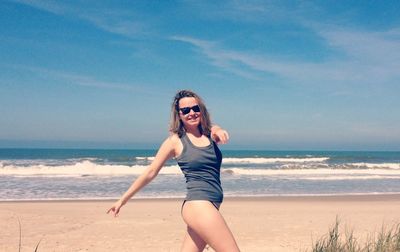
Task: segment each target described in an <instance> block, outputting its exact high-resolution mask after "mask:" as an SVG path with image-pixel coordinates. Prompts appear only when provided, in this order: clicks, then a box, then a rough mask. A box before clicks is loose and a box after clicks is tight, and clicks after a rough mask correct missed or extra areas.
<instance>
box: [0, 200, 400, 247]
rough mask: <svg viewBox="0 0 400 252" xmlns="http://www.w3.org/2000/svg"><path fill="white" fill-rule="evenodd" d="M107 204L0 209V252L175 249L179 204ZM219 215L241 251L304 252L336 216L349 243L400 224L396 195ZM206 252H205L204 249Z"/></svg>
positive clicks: (244, 208)
mask: <svg viewBox="0 0 400 252" xmlns="http://www.w3.org/2000/svg"><path fill="white" fill-rule="evenodd" d="M112 202H113V201H41V202H1V203H0V223H1V227H0V251H4V252H8V251H18V243H19V227H18V219H19V220H20V222H21V226H22V251H34V248H35V246H36V244H37V243H38V242H39V241H40V240H41V243H40V246H39V251H57V252H61V251H63V252H64V251H179V250H180V246H181V243H182V239H183V236H184V232H185V224H184V222H183V220H182V219H181V216H180V207H181V202H182V200H181V199H151V200H150V199H133V200H131V201H130V202H129V203H128V204H127V205H126V206H125V207H124V208H123V209H122V212H121V214H120V216H119V217H118V218H113V217H112V216H111V215H107V214H106V213H105V212H106V210H107V209H108V208H109V207H110V206H111V204H112ZM221 212H222V214H223V216H224V217H225V219H226V221H227V222H228V224H229V226H230V227H231V230H232V232H233V233H234V235H235V237H236V239H237V242H238V244H239V246H240V248H241V250H242V251H304V250H306V249H309V248H311V245H312V241H313V240H316V239H317V238H319V237H320V236H321V235H324V234H326V233H327V231H328V228H329V227H331V226H332V225H333V224H334V222H335V218H336V216H338V217H339V219H340V222H341V227H342V229H343V230H345V229H347V230H350V229H352V230H354V233H355V235H356V236H357V237H360V238H361V239H365V237H366V236H367V235H368V234H371V233H372V234H373V233H374V232H379V231H380V230H381V227H382V225H383V224H385V225H393V224H394V223H398V222H400V215H399V213H400V195H376V196H325V197H262V198H226V199H225V201H224V203H223V205H222V207H221ZM209 251H211V250H209Z"/></svg>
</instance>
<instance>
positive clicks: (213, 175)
mask: <svg viewBox="0 0 400 252" xmlns="http://www.w3.org/2000/svg"><path fill="white" fill-rule="evenodd" d="M171 116H172V117H171V128H170V131H171V135H170V136H169V137H168V138H167V139H166V140H165V141H164V142H163V143H162V145H161V147H160V149H159V150H158V152H157V154H156V156H155V158H154V160H153V162H152V163H151V165H150V166H149V167H148V168H147V169H146V170H145V171H144V173H143V174H142V175H140V176H139V177H138V178H137V179H136V180H135V181H134V182H133V184H132V185H131V187H130V188H129V189H128V190H127V191H126V192H125V193H124V194H123V196H122V197H121V198H120V199H119V200H118V201H117V202H116V203H114V205H113V206H112V207H111V208H110V209H109V210H108V211H107V213H110V212H113V213H114V216H117V215H118V213H119V211H120V209H121V207H122V206H123V205H125V204H126V203H127V201H128V200H129V199H130V198H131V197H132V196H133V195H135V194H136V193H137V192H138V191H139V190H140V189H141V188H143V187H144V186H145V185H147V184H148V183H149V182H150V181H151V180H153V179H154V178H155V177H156V176H157V174H158V173H159V171H160V170H161V168H162V167H163V165H164V163H165V162H166V161H167V160H168V159H171V158H175V159H176V161H177V162H178V164H179V166H180V168H181V170H182V172H183V173H184V175H185V177H186V187H187V195H186V199H185V200H184V202H183V204H182V209H181V214H182V217H183V220H184V221H185V223H186V224H187V232H186V235H185V238H184V241H183V244H182V249H181V251H203V249H204V247H205V246H206V245H207V244H208V245H210V246H211V247H212V248H213V249H214V250H215V251H217V252H223V251H229V252H235V251H239V248H238V246H237V244H236V241H235V239H234V237H233V235H232V233H231V231H230V229H229V227H228V226H227V224H226V222H225V220H224V218H223V217H222V215H221V213H220V212H219V208H220V205H221V203H222V200H223V191H222V188H221V182H220V167H221V162H222V154H221V152H220V150H219V149H218V146H217V144H216V143H222V144H224V143H226V142H227V141H228V139H229V136H228V133H227V132H226V131H225V130H224V129H222V128H220V127H218V126H211V121H210V116H209V114H208V112H207V108H206V106H205V105H204V103H203V101H202V99H201V98H200V97H199V96H198V95H197V94H195V93H194V92H192V91H189V90H182V91H179V92H178V93H177V94H176V95H175V98H174V101H173V104H172V114H171Z"/></svg>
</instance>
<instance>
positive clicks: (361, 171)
mask: <svg viewBox="0 0 400 252" xmlns="http://www.w3.org/2000/svg"><path fill="white" fill-rule="evenodd" d="M223 173H225V174H233V175H264V176H276V175H287V176H295V175H302V176H306V175H347V176H351V175H366V174H367V175H387V176H390V175H398V176H400V170H393V169H326V168H318V169H244V168H229V169H224V170H223Z"/></svg>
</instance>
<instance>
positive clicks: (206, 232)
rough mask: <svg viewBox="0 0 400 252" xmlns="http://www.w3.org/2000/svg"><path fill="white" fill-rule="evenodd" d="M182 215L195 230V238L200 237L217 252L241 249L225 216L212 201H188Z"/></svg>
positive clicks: (232, 251) (230, 251)
mask: <svg viewBox="0 0 400 252" xmlns="http://www.w3.org/2000/svg"><path fill="white" fill-rule="evenodd" d="M182 217H183V220H184V221H185V222H186V224H187V225H188V227H189V228H190V229H191V230H192V231H193V232H192V233H193V234H194V236H193V237H194V239H196V238H197V237H198V238H200V239H201V240H203V241H204V242H205V243H207V244H209V245H210V246H211V247H212V248H213V249H214V250H215V251H217V252H224V251H229V252H235V251H239V248H238V246H237V244H236V241H235V238H234V237H233V235H232V233H231V231H230V230H229V227H228V226H227V224H226V222H225V220H224V218H223V217H222V215H221V213H220V212H219V211H218V210H217V209H216V208H215V206H214V205H213V204H212V203H211V202H209V201H206V200H193V201H187V202H186V203H185V204H184V206H183V209H182ZM188 230H189V229H188ZM185 241H186V239H185ZM200 251H201V250H200Z"/></svg>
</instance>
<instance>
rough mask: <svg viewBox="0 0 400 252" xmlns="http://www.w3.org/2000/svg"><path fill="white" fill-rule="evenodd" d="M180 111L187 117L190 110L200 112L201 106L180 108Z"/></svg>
mask: <svg viewBox="0 0 400 252" xmlns="http://www.w3.org/2000/svg"><path fill="white" fill-rule="evenodd" d="M179 110H180V111H181V112H182V114H183V115H187V114H189V113H190V110H193V112H200V107H199V105H195V106H193V107H184V108H179Z"/></svg>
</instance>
